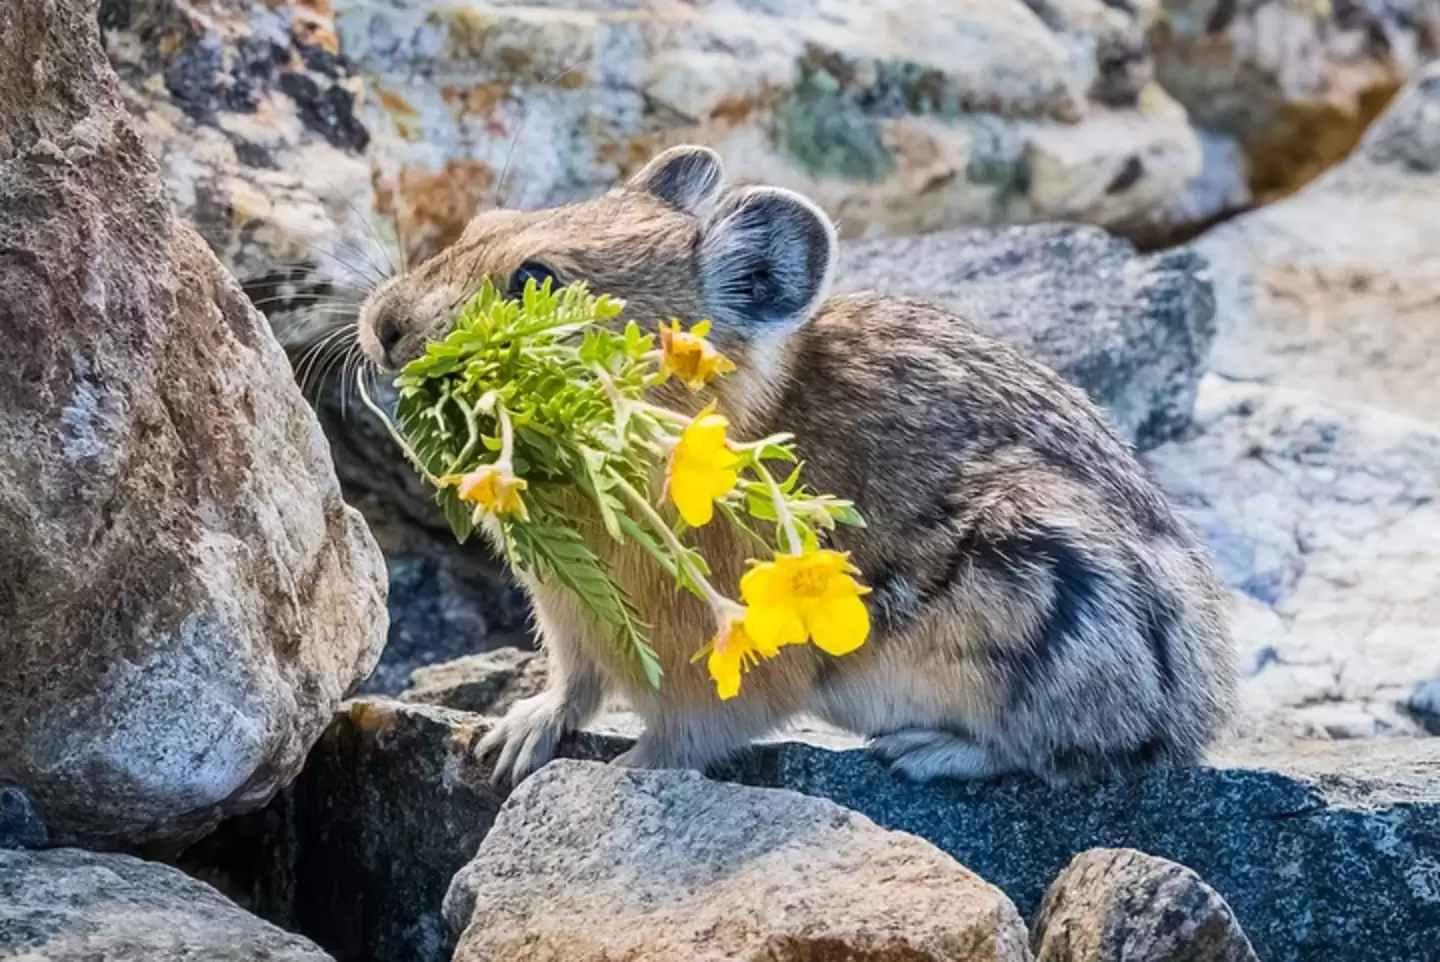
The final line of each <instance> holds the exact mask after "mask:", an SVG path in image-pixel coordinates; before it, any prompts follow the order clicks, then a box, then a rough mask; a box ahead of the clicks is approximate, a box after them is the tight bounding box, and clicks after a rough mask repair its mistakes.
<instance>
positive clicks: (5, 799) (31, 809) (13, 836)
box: [0, 782, 50, 848]
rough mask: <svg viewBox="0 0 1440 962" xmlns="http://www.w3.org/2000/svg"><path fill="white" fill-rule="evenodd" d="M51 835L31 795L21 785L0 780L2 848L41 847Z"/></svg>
mask: <svg viewBox="0 0 1440 962" xmlns="http://www.w3.org/2000/svg"><path fill="white" fill-rule="evenodd" d="M49 836H50V833H49V832H47V831H46V830H45V823H44V822H42V821H40V816H39V815H37V814H35V806H34V805H32V804H31V803H30V796H28V795H26V794H25V792H24V790H22V789H21V788H20V786H19V785H10V784H7V783H5V782H0V848H40V847H42V846H43V845H44V844H45V843H46V841H48V840H49Z"/></svg>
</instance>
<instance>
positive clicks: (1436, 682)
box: [1405, 678, 1440, 735]
mask: <svg viewBox="0 0 1440 962" xmlns="http://www.w3.org/2000/svg"><path fill="white" fill-rule="evenodd" d="M1405 708H1406V710H1407V711H1409V712H1410V713H1411V714H1413V715H1414V716H1415V717H1416V718H1417V719H1418V720H1419V722H1420V724H1421V725H1424V726H1425V730H1426V731H1427V732H1429V733H1430V734H1432V735H1440V678H1430V679H1427V680H1425V681H1422V682H1421V683H1420V684H1418V685H1416V686H1415V690H1414V691H1413V692H1411V693H1410V697H1409V698H1408V699H1406V701H1405Z"/></svg>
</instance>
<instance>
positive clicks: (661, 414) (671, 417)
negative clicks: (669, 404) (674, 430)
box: [633, 401, 695, 427]
mask: <svg viewBox="0 0 1440 962" xmlns="http://www.w3.org/2000/svg"><path fill="white" fill-rule="evenodd" d="M633 403H634V404H635V406H636V407H638V408H639V409H640V410H642V411H644V412H645V413H646V414H649V415H651V416H652V417H654V418H655V419H656V420H658V421H668V422H669V423H671V424H675V425H679V426H680V427H689V426H690V423H691V422H692V421H694V420H695V419H694V418H692V417H687V416H685V415H684V414H681V413H680V412H679V411H672V410H670V409H669V408H664V407H661V406H660V405H658V404H651V403H650V402H649V401H635V402H633Z"/></svg>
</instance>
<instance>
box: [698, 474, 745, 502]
mask: <svg viewBox="0 0 1440 962" xmlns="http://www.w3.org/2000/svg"><path fill="white" fill-rule="evenodd" d="M705 481H706V484H707V486H708V487H709V489H710V497H711V498H712V499H713V500H716V501H718V500H720V499H721V498H723V497H725V495H727V494H729V493H730V492H731V490H732V489H733V488H734V487H735V485H736V484H737V483H738V482H739V481H740V475H738V474H736V473H735V472H734V471H728V470H722V471H711V472H709V473H708V476H707V477H706V479H705Z"/></svg>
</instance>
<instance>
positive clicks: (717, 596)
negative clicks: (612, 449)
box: [611, 473, 734, 611]
mask: <svg viewBox="0 0 1440 962" xmlns="http://www.w3.org/2000/svg"><path fill="white" fill-rule="evenodd" d="M611 479H612V480H613V481H614V483H615V487H617V488H619V489H620V491H621V493H623V494H624V495H625V497H626V498H627V499H628V500H629V501H630V503H631V504H632V505H634V506H635V507H636V508H638V509H639V511H640V513H641V515H643V516H644V518H645V520H646V521H647V522H649V524H650V528H651V530H652V531H654V532H655V534H656V535H658V536H659V537H660V540H661V541H662V542H664V543H665V547H667V548H669V549H670V551H671V552H672V553H673V554H674V555H675V562H676V564H677V565H680V566H682V567H683V568H684V570H685V574H686V575H687V576H688V577H689V578H690V580H691V581H693V582H694V583H695V585H696V587H698V588H699V589H700V594H701V595H702V596H703V597H704V599H705V601H707V602H709V604H710V607H712V608H714V609H715V610H716V611H721V610H723V609H724V608H725V607H726V606H728V605H733V604H734V602H732V601H731V600H730V599H728V598H726V597H725V596H724V595H722V594H721V593H720V592H718V591H716V590H715V586H714V585H712V584H710V582H709V580H708V579H706V577H705V576H704V575H703V574H701V573H700V571H699V570H697V569H696V567H695V565H694V563H692V562H691V561H690V554H689V549H688V548H686V547H685V546H684V545H683V544H681V543H680V539H679V538H677V537H675V532H673V531H671V530H670V526H669V525H668V524H666V523H665V519H664V518H662V517H660V512H658V511H656V510H655V508H654V506H653V505H651V504H650V502H649V500H647V499H646V498H645V497H643V496H642V495H641V494H640V492H639V491H636V490H635V488H634V487H633V486H632V485H631V484H630V482H629V481H626V480H625V479H624V478H622V477H620V476H619V475H618V474H613V473H612V474H611Z"/></svg>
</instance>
